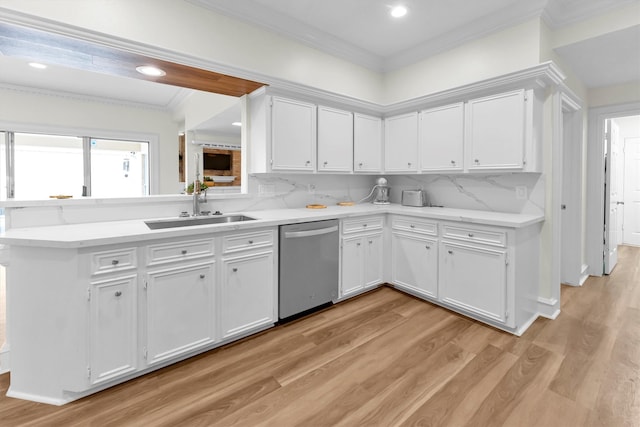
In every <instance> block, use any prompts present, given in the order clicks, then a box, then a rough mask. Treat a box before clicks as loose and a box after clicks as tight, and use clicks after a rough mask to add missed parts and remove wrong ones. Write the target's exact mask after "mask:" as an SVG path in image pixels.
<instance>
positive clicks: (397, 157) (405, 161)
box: [384, 112, 418, 172]
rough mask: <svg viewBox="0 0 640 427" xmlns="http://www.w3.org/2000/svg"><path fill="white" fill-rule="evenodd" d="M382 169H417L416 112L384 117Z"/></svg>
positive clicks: (414, 170)
mask: <svg viewBox="0 0 640 427" xmlns="http://www.w3.org/2000/svg"><path fill="white" fill-rule="evenodd" d="M384 169H385V171H386V172H416V171H417V170H418V113H417V112H416V113H408V114H403V115H400V116H394V117H387V118H386V119H384Z"/></svg>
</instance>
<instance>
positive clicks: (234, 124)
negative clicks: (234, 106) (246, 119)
mask: <svg viewBox="0 0 640 427" xmlns="http://www.w3.org/2000/svg"><path fill="white" fill-rule="evenodd" d="M231 124H232V125H233V126H242V123H240V122H233V123H231Z"/></svg>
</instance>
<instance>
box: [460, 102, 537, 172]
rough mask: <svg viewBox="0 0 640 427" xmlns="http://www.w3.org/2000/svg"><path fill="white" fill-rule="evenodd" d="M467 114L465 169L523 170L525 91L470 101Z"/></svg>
mask: <svg viewBox="0 0 640 427" xmlns="http://www.w3.org/2000/svg"><path fill="white" fill-rule="evenodd" d="M467 111H468V116H467V119H468V120H467V122H468V131H467V137H468V147H469V149H468V156H467V169H469V170H473V169H522V167H523V153H524V143H525V93H524V91H523V90H518V91H515V92H509V93H504V94H500V95H495V96H489V97H486V98H480V99H473V100H471V101H469V103H468V105H467Z"/></svg>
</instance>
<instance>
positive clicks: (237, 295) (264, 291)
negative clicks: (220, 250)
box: [220, 249, 276, 339]
mask: <svg viewBox="0 0 640 427" xmlns="http://www.w3.org/2000/svg"><path fill="white" fill-rule="evenodd" d="M274 271H275V266H274V257H273V250H272V249H269V250H267V251H261V252H258V253H248V254H242V255H238V256H234V257H232V258H224V259H223V261H222V283H221V284H220V291H221V295H220V310H221V326H222V338H223V339H226V338H230V337H233V336H235V335H239V334H242V333H245V332H247V331H249V330H251V329H255V328H257V327H260V326H264V325H269V324H272V323H274V322H275V321H276V319H275V315H274V313H275V311H274V310H275V307H274V302H275V295H274V285H275V283H274V279H273V278H274Z"/></svg>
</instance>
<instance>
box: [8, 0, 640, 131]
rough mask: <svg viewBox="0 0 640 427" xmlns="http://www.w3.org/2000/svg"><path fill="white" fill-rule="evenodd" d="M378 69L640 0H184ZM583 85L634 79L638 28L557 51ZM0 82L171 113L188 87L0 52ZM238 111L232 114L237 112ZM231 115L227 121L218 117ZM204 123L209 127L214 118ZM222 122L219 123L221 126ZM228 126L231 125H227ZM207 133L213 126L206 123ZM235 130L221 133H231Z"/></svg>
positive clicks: (638, 71)
mask: <svg viewBox="0 0 640 427" xmlns="http://www.w3.org/2000/svg"><path fill="white" fill-rule="evenodd" d="M186 1H189V2H191V3H195V4H198V5H200V6H203V7H207V8H211V9H214V10H215V11H217V12H220V13H223V14H226V15H229V16H232V17H234V18H237V19H241V20H244V21H248V22H250V23H252V24H254V25H259V26H261V27H264V28H267V29H269V30H271V31H275V32H278V33H280V34H282V35H284V36H287V37H291V38H294V39H296V40H299V41H301V42H303V43H306V44H308V45H311V46H314V47H316V48H318V49H322V50H324V51H327V52H330V53H331V54H334V55H338V56H342V57H346V58H348V59H349V60H351V61H353V62H356V63H359V64H361V65H364V66H367V67H369V68H371V69H374V70H378V71H383V70H392V69H394V68H397V67H401V66H403V65H407V64H410V63H412V62H415V61H416V60H419V59H423V58H425V57H427V56H429V55H433V54H434V53H436V52H439V51H442V50H445V49H449V48H451V47H453V46H455V45H456V44H460V43H463V42H464V41H466V40H469V39H471V38H474V37H479V36H481V35H484V34H488V33H491V32H493V31H497V30H500V29H501V28H505V27H508V26H512V25H514V24H516V23H518V22H523V21H525V20H527V19H530V18H532V17H534V16H543V17H544V19H545V20H546V22H547V23H548V24H549V25H550V26H551V27H553V28H560V27H562V26H565V25H568V24H570V23H573V22H576V21H579V20H582V19H585V18H587V17H590V16H593V15H595V14H599V13H603V12H604V11H606V10H609V9H611V8H614V7H619V6H622V5H625V4H628V3H632V2H640V0H482V1H478V0H398V1H402V3H403V4H405V5H406V6H407V7H408V9H409V14H408V15H407V16H406V17H404V18H401V19H399V20H393V19H391V18H390V17H389V15H388V10H389V6H390V5H391V4H395V3H396V0H323V1H318V0H242V1H238V0H186ZM557 53H558V54H559V55H560V56H561V57H562V58H563V60H564V61H565V62H566V63H567V65H569V66H570V67H571V68H572V70H573V71H574V72H575V73H576V74H577V75H578V77H580V78H581V79H582V80H583V81H584V82H585V84H586V85H587V86H588V87H600V86H608V85H611V84H617V83H624V82H629V81H634V80H636V81H637V80H640V25H637V26H635V27H632V28H629V29H626V30H622V31H617V32H612V33H609V34H605V35H603V36H601V37H596V38H593V39H589V40H584V41H580V42H578V43H575V44H573V45H568V46H563V47H562V48H559V49H557ZM0 69H1V70H2V73H0V85H5V86H7V85H8V86H12V85H16V86H22V87H34V88H41V89H43V90H49V91H55V92H63V93H68V94H73V95H75V96H90V97H101V98H103V99H107V100H111V101H113V102H126V103H130V104H136V105H144V106H149V107H153V108H159V109H165V110H170V109H172V108H173V107H174V106H176V105H177V104H178V103H179V102H180V101H181V100H182V99H183V98H184V97H186V96H187V95H188V94H189V93H190V90H188V89H181V88H176V87H171V86H166V85H162V84H158V83H151V82H148V81H144V80H135V79H129V78H124V77H115V76H111V75H106V74H97V73H91V72H82V71H80V70H71V69H66V68H62V67H56V66H50V68H49V69H48V70H46V71H47V72H46V73H43V72H40V71H38V70H33V69H31V68H29V67H27V66H26V63H25V61H24V60H18V59H16V58H9V57H6V56H2V53H1V52H0ZM236 114H237V113H236ZM227 121H228V120H227V119H226V118H224V122H227ZM213 122H214V121H212V123H209V124H207V126H209V125H210V126H211V127H216V126H218V125H215V123H213ZM222 122H223V121H222V120H221V121H220V123H222ZM227 126H228V125H227ZM210 130H211V129H210ZM233 131H236V132H237V128H235V129H234V128H231V127H227V128H226V129H224V130H220V132H222V133H230V132H233Z"/></svg>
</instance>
